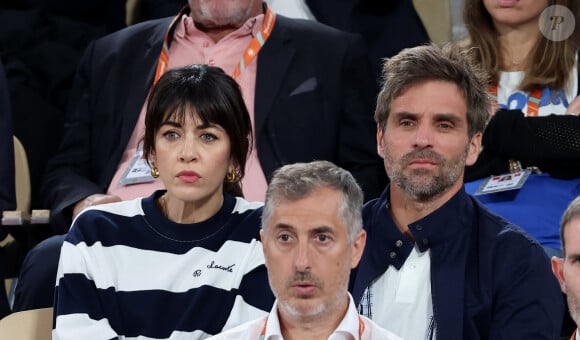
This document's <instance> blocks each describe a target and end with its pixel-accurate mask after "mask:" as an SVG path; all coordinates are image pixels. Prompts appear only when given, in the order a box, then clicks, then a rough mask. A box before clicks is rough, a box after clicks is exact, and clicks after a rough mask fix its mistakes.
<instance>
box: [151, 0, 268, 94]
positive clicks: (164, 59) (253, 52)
mask: <svg viewBox="0 0 580 340" xmlns="http://www.w3.org/2000/svg"><path fill="white" fill-rule="evenodd" d="M188 9H189V6H187V5H186V6H185V7H184V8H183V9H182V10H181V11H179V14H178V15H177V16H176V17H175V18H173V20H172V21H171V24H170V25H169V29H168V30H167V33H166V34H165V39H164V41H163V48H162V49H161V54H160V55H159V61H158V62H157V69H156V70H155V78H154V80H153V84H155V83H157V81H158V80H159V78H161V76H162V75H163V73H165V72H166V71H167V68H168V66H169V34H170V33H171V32H173V31H174V28H175V25H176V24H177V22H178V21H179V19H180V18H181V17H182V16H183V15H184V14H185V13H186V12H187V10H188ZM275 22H276V13H274V11H272V10H271V9H270V7H267V8H266V14H265V15H264V23H263V24H262V27H261V28H260V32H258V34H256V36H255V37H254V38H253V39H252V41H251V42H250V44H249V45H248V47H246V50H245V51H244V54H243V55H242V57H241V58H240V63H239V64H238V65H237V66H236V69H235V70H234V73H233V74H232V77H233V78H234V79H236V78H237V77H238V76H239V75H240V73H242V72H243V71H244V70H245V69H246V67H248V65H250V63H251V62H252V61H253V60H254V58H256V56H257V55H258V53H259V52H260V49H262V46H264V44H265V43H266V41H267V40H268V38H270V34H271V33H272V29H273V28H274V23H275Z"/></svg>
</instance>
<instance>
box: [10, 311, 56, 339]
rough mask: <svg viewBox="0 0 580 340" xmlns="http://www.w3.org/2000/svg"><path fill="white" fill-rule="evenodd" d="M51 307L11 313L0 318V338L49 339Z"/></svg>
mask: <svg viewBox="0 0 580 340" xmlns="http://www.w3.org/2000/svg"><path fill="white" fill-rule="evenodd" d="M52 312H53V309H52V308H42V309H33V310H27V311H23V312H16V313H12V314H10V315H8V316H6V317H5V318H3V319H2V320H0V339H7V340H8V339H14V340H51V339H52Z"/></svg>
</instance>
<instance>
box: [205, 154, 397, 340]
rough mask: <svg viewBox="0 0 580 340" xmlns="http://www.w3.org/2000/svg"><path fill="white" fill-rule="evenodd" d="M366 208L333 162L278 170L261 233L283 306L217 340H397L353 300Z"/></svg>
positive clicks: (353, 185) (348, 178)
mask: <svg viewBox="0 0 580 340" xmlns="http://www.w3.org/2000/svg"><path fill="white" fill-rule="evenodd" d="M362 203H363V195H362V192H361V189H360V188H359V186H358V185H357V183H356V181H355V180H354V178H353V177H352V175H350V174H349V173H348V172H347V171H346V170H343V169H341V168H339V167H337V166H335V165H334V164H332V163H330V162H327V161H316V162H312V163H297V164H293V165H286V166H284V167H282V168H280V169H278V170H277V171H276V172H275V173H274V177H273V179H272V182H271V183H270V185H269V186H268V190H267V192H266V203H265V206H264V212H263V214H262V228H263V229H262V232H261V239H262V243H263V246H264V256H265V259H266V267H267V268H268V279H269V281H270V287H271V288H272V291H273V292H274V295H275V296H276V299H277V300H276V302H275V303H274V306H273V307H272V310H271V312H270V314H269V316H265V317H262V318H260V319H257V320H254V321H250V322H247V323H245V324H242V325H240V326H238V327H236V328H233V329H231V330H229V331H226V332H224V333H222V334H219V335H217V336H215V337H214V338H212V339H258V338H259V339H273V338H275V339H330V338H331V339H338V338H340V339H347V338H348V339H398V337H396V336H394V335H393V334H392V333H390V332H388V331H386V330H384V329H382V328H380V327H378V326H377V325H376V324H375V323H374V322H372V321H371V320H369V319H367V318H365V317H361V316H359V315H358V312H357V309H356V307H355V305H354V301H353V300H352V297H351V296H350V294H349V293H348V292H347V288H348V280H349V275H350V271H351V269H352V268H354V267H356V265H357V264H358V261H359V259H360V257H361V255H362V252H363V248H364V245H365V242H366V233H365V232H364V231H363V230H362V219H361V208H362ZM271 337H273V338H271Z"/></svg>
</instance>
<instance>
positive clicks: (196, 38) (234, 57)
mask: <svg viewBox="0 0 580 340" xmlns="http://www.w3.org/2000/svg"><path fill="white" fill-rule="evenodd" d="M263 21H264V15H263V14H260V15H258V16H256V17H253V18H250V19H248V20H247V21H246V22H245V24H244V25H242V27H240V28H239V29H237V30H236V31H234V32H231V33H230V34H228V35H227V36H225V37H223V38H222V39H221V40H220V41H218V42H217V43H216V42H214V41H213V40H212V39H211V38H210V37H209V36H208V35H207V34H205V33H204V32H202V31H200V30H199V29H197V27H195V25H194V23H193V20H192V19H191V17H189V16H187V15H184V16H183V17H182V18H181V21H180V22H179V23H178V25H177V27H176V29H175V33H174V36H173V41H172V43H171V46H170V47H169V56H170V57H169V68H170V69H171V68H177V67H181V66H185V65H190V64H208V65H211V66H218V67H220V68H222V69H223V70H224V71H225V72H226V73H228V74H230V75H231V74H232V73H233V72H234V69H235V68H236V65H237V64H238V63H239V61H240V58H241V56H242V54H243V53H244V51H245V50H246V47H247V46H248V45H249V43H250V42H251V41H252V39H253V37H254V35H256V34H257V33H258V32H259V31H260V28H261V26H262V23H263ZM257 65H258V63H257V58H255V59H254V60H253V61H252V63H251V64H250V65H249V66H248V67H247V68H246V69H245V70H244V71H243V72H242V73H241V74H240V76H239V77H238V79H236V81H237V82H238V84H239V85H240V87H241V89H242V95H243V97H244V101H245V103H246V106H247V107H248V111H249V113H250V118H251V120H252V128H254V94H255V89H256V72H257ZM145 110H146V107H145V104H143V107H142V108H141V113H140V116H139V119H138V121H137V125H136V126H135V130H134V131H133V134H132V135H131V138H130V140H129V143H128V144H127V147H126V148H125V152H124V153H123V156H122V158H121V161H120V163H119V166H118V168H117V172H116V173H115V175H114V176H113V180H112V181H111V184H110V185H109V189H108V191H107V193H108V194H111V195H118V196H119V197H121V199H123V200H129V199H133V198H136V197H142V196H147V195H149V194H150V193H151V192H153V191H154V190H158V189H163V188H164V185H163V183H162V182H161V180H160V179H156V180H155V181H154V182H151V183H140V184H133V185H127V186H125V185H122V184H120V183H119V180H120V179H121V177H122V176H123V174H124V172H125V170H126V169H127V167H128V166H129V165H130V163H131V160H132V159H133V157H134V156H135V154H136V152H137V149H138V146H139V142H140V141H141V138H142V137H143V135H144V131H145V123H144V121H145ZM242 188H243V192H244V196H245V198H246V199H247V200H249V201H264V198H265V193H266V188H267V182H266V177H265V176H264V172H263V170H262V167H261V166H260V162H259V161H258V155H257V151H256V147H255V146H254V147H253V149H252V153H251V155H250V156H249V157H248V160H247V163H246V175H245V177H244V179H243V181H242Z"/></svg>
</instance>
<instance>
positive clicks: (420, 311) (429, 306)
mask: <svg viewBox="0 0 580 340" xmlns="http://www.w3.org/2000/svg"><path fill="white" fill-rule="evenodd" d="M361 305H363V306H364V308H362V313H361V314H363V315H365V316H367V317H369V318H371V319H372V320H373V321H374V322H376V323H377V324H379V325H381V326H387V327H389V329H390V330H391V331H392V332H393V333H395V334H397V335H398V336H400V337H402V338H403V339H434V332H435V327H436V326H435V325H434V319H433V300H432V297H431V252H430V250H427V251H425V252H423V253H421V252H420V251H419V250H418V248H417V246H415V247H413V250H412V251H411V253H410V254H409V257H407V259H406V260H405V262H404V264H403V266H402V267H401V269H400V270H397V269H396V268H394V267H393V266H389V268H388V269H387V271H385V272H384V273H383V274H382V275H381V276H379V277H378V278H377V279H376V280H375V281H374V282H373V283H372V284H371V285H370V286H369V287H368V288H367V289H366V290H365V292H364V294H363V298H362V300H361Z"/></svg>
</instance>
